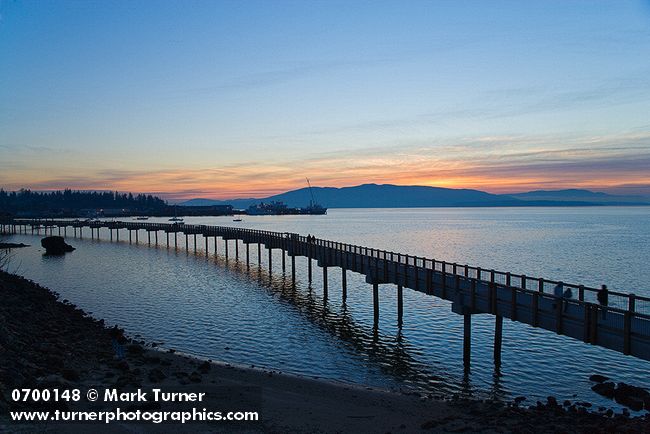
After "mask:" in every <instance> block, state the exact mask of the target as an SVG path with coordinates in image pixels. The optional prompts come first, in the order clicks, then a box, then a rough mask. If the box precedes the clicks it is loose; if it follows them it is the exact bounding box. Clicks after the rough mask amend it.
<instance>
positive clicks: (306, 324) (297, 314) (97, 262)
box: [12, 208, 650, 408]
mask: <svg viewBox="0 0 650 434" xmlns="http://www.w3.org/2000/svg"><path fill="white" fill-rule="evenodd" d="M160 220H161V221H166V219H160ZM149 221H156V219H151V220H149ZM186 222H187V223H201V224H221V225H229V226H234V225H239V226H242V227H248V228H256V229H258V228H259V229H268V230H274V231H281V232H285V231H289V232H298V233H301V234H312V235H316V236H317V237H321V238H327V239H332V240H339V241H345V242H349V243H356V244H361V245H366V246H371V247H377V248H384V249H388V250H393V251H401V252H404V253H410V254H415V255H418V256H427V257H433V258H436V259H444V260H447V261H458V262H461V263H469V264H471V265H479V266H482V267H484V268H494V269H498V270H503V271H511V272H518V273H524V274H527V275H529V276H541V277H547V278H553V279H561V280H564V281H567V282H572V283H582V284H585V285H592V286H596V285H600V284H601V283H606V284H608V286H609V287H610V288H612V289H614V290H622V291H631V292H635V293H637V294H644V295H650V283H649V282H650V268H649V267H648V266H647V264H648V259H649V258H650V208H579V209H578V208H530V209H525V208H496V209H494V208H491V209H488V208H486V209H351V210H336V209H335V210H330V212H329V214H328V215H327V216H259V217H245V218H244V221H243V222H239V223H235V222H232V218H228V217H205V218H187V219H186ZM71 233H72V231H71V230H70V229H69V230H68V235H69V240H68V241H69V242H70V243H71V244H73V245H74V246H75V247H76V248H77V250H76V251H75V252H73V253H71V254H67V255H66V256H64V257H56V258H53V257H44V256H42V253H43V252H42V249H41V248H40V243H39V238H37V237H35V236H31V235H20V236H14V237H13V239H15V240H17V241H23V242H25V243H28V244H33V247H30V248H25V249H18V250H16V257H15V258H14V260H13V263H12V267H13V268H18V272H19V273H21V274H23V275H25V276H27V277H29V278H31V279H33V280H35V281H37V282H39V283H41V284H43V285H45V286H48V287H50V288H52V289H54V290H55V291H57V292H59V293H60V294H61V296H62V298H67V299H69V300H70V301H72V302H74V303H75V304H77V305H79V306H80V307H82V308H84V309H85V310H87V311H90V312H93V314H94V316H96V317H98V318H104V319H105V320H106V322H107V323H108V324H115V323H117V324H120V325H122V326H124V327H125V328H126V329H127V330H128V331H129V332H130V333H131V334H140V335H141V336H143V338H145V339H147V340H151V341H162V342H164V345H165V346H167V347H172V348H176V349H179V350H182V351H184V352H187V353H190V354H195V355H198V356H203V357H208V358H213V359H218V360H224V361H228V362H233V363H240V364H252V365H256V366H264V367H269V368H277V369H279V370H281V371H284V372H292V373H298V374H305V375H309V376H315V377H320V378H327V379H334V380H339V381H343V382H354V383H361V384H367V385H371V386H380V387H384V388H390V389H402V390H404V389H411V388H415V389H418V390H421V391H426V392H429V393H433V394H435V395H445V396H450V395H451V394H455V393H460V394H469V395H473V396H477V397H486V396H496V397H501V398H504V399H511V398H513V397H514V396H518V395H526V396H528V397H529V398H532V399H533V400H534V399H538V398H542V399H545V398H546V396H548V395H555V396H557V397H558V398H560V399H572V400H573V399H580V400H586V401H590V402H592V403H595V404H598V405H606V406H609V407H613V408H617V407H616V405H615V404H614V403H613V402H612V401H609V400H605V399H601V398H600V397H599V396H598V395H596V394H595V393H593V392H592V391H591V390H590V386H591V383H590V382H589V381H588V377H589V375H591V374H593V373H600V374H603V375H607V376H609V377H611V378H612V380H614V381H625V382H630V383H633V384H636V385H641V386H644V387H650V378H649V377H650V376H648V369H649V368H650V363H649V362H645V361H641V360H637V359H634V358H632V357H627V356H623V355H621V354H618V353H615V352H613V351H610V350H605V349H602V348H596V347H592V346H590V345H586V344H584V343H582V342H579V341H576V340H573V339H569V338H566V337H561V336H557V335H555V334H554V333H551V332H547V331H543V330H539V329H534V328H532V327H530V326H526V325H523V324H518V323H514V322H510V321H507V320H506V321H505V322H504V341H503V362H502V368H501V376H497V375H495V373H494V368H493V364H492V339H493V329H494V319H493V318H492V317H490V316H488V315H478V316H475V317H474V318H473V323H472V326H473V329H472V339H473V346H472V368H471V372H470V374H469V375H468V376H465V375H464V374H463V367H462V317H460V316H458V315H456V314H453V313H452V312H451V310H450V304H449V303H448V302H446V301H443V300H439V299H436V298H434V297H430V296H426V295H424V294H420V293H416V292H415V291H410V290H407V289H405V291H404V303H405V304H404V312H405V314H404V315H405V317H404V319H405V321H404V325H403V327H402V328H401V329H399V328H398V327H397V316H396V310H397V309H396V302H395V287H393V286H392V285H382V286H380V306H381V316H380V324H379V330H378V332H377V333H373V328H372V291H371V287H370V286H369V285H367V284H365V283H364V277H363V276H360V275H356V274H353V273H348V300H347V304H345V305H343V304H342V303H341V298H340V290H339V289H338V288H340V273H339V272H337V270H336V269H330V272H329V286H330V296H329V300H328V301H327V302H326V303H324V302H323V298H322V280H321V278H322V274H321V273H320V269H319V268H315V269H314V281H313V283H312V285H311V287H309V286H308V284H307V276H306V274H307V267H306V259H305V258H297V268H298V270H297V278H298V285H297V287H296V288H295V289H293V288H292V287H291V285H290V272H289V273H287V276H283V274H282V272H281V256H280V253H279V252H276V253H274V258H273V267H274V274H273V277H272V278H271V279H269V276H268V269H266V267H267V264H268V259H267V256H266V255H267V253H266V251H265V250H264V249H263V250H262V261H261V262H262V267H261V268H259V267H258V266H257V248H256V247H255V246H253V245H252V246H251V262H252V263H253V264H254V265H253V266H251V267H250V269H247V268H246V266H245V264H242V263H241V262H237V261H235V260H234V259H233V256H234V246H233V244H232V242H231V245H230V246H231V248H230V255H231V258H230V260H229V261H228V262H226V261H225V259H224V257H223V256H221V255H222V254H223V252H224V248H223V242H222V241H220V243H219V246H218V248H219V254H218V255H217V256H214V255H213V253H212V252H213V243H212V240H210V244H209V249H208V250H209V251H210V253H209V254H208V255H206V254H205V252H204V241H203V239H202V238H201V237H200V236H199V237H198V242H197V249H198V252H197V253H196V254H195V253H194V247H193V238H192V237H190V249H189V250H190V252H186V251H185V239H184V237H183V238H181V237H182V235H179V243H178V245H179V250H178V251H176V250H174V248H173V243H172V247H171V248H169V249H168V248H167V247H166V246H165V236H164V234H163V233H160V234H159V246H158V247H157V248H154V247H148V246H147V236H146V232H141V233H140V236H139V242H140V244H139V245H136V244H135V238H134V244H132V245H130V244H129V241H128V233H127V232H126V231H123V232H122V234H121V237H120V242H119V243H117V242H113V243H109V242H107V241H106V240H107V239H108V231H102V240H101V241H97V240H94V241H93V240H90V239H89V238H88V235H89V231H88V230H86V232H85V234H86V235H85V236H84V239H83V240H80V239H73V238H72V237H71ZM152 241H153V239H152ZM242 258H244V260H245V250H244V247H243V246H240V260H241V259H242ZM289 265H290V261H289V260H288V261H287V270H288V271H289ZM574 395H577V397H574ZM529 402H530V401H529Z"/></svg>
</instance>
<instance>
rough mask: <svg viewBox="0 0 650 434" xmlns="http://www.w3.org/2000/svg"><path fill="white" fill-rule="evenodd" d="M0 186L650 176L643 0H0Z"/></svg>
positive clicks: (620, 186) (529, 184)
mask: <svg viewBox="0 0 650 434" xmlns="http://www.w3.org/2000/svg"><path fill="white" fill-rule="evenodd" d="M0 15H1V18H0V186H4V187H5V188H9V189H14V188H20V187H30V188H35V189H51V188H64V187H72V188H84V189H85V188H92V189H105V188H111V189H120V190H133V191H145V192H164V193H168V194H169V196H170V197H171V196H175V197H194V196H204V197H215V198H219V197H234V196H251V195H258V194H265V193H273V192H279V191H283V190H286V189H289V188H294V187H302V184H303V182H304V181H303V179H304V177H305V176H309V177H310V178H312V180H313V181H314V183H315V184H317V185H332V186H343V185H354V184H359V183H363V182H380V183H384V182H385V183H396V184H422V185H439V186H449V187H468V188H480V189H483V190H487V191H495V192H504V191H523V190H529V189H535V188H563V187H585V188H592V189H595V190H602V191H615V192H629V193H650V175H649V173H650V115H649V114H650V3H649V2H648V1H611V2H606V1H597V2H592V1H535V2H532V1H531V2H521V1H509V2H504V1H494V2H487V1H429V2H416V1H398V2H382V1H372V2H361V1H345V2H337V1H295V2H284V1H282V2H281V1H205V2H203V1H189V2H188V1H183V2H171V1H156V2H153V1H149V2H146V1H142V2H126V1H125V2H120V1H110V2H106V1H101V2H92V1H57V2H47V1H38V2H23V1H6V0H2V1H1V3H0Z"/></svg>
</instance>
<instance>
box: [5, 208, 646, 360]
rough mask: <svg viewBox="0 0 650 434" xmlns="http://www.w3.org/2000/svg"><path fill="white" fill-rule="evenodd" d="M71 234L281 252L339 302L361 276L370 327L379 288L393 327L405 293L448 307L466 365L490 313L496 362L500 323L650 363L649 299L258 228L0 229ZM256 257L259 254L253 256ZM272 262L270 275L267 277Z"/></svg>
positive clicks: (43, 225)
mask: <svg viewBox="0 0 650 434" xmlns="http://www.w3.org/2000/svg"><path fill="white" fill-rule="evenodd" d="M68 227H72V228H73V230H74V233H75V236H76V233H77V230H78V231H79V236H83V232H82V231H83V229H84V228H89V229H90V231H91V237H94V236H95V231H96V232H97V237H99V230H100V229H101V228H105V229H108V230H109V232H110V239H111V240H113V231H115V238H116V239H117V240H119V231H120V230H127V231H128V232H129V240H132V233H135V236H136V238H135V239H136V242H137V240H138V233H139V231H145V232H146V233H147V237H148V240H149V242H150V243H151V235H152V233H153V234H154V236H155V242H156V244H157V243H158V233H159V232H162V233H164V234H165V236H166V240H167V245H168V246H169V245H170V241H169V235H170V234H173V236H174V247H178V237H177V234H178V233H182V234H184V235H185V246H186V248H188V237H189V236H190V235H192V236H193V237H194V246H195V248H196V245H197V244H196V237H197V235H201V236H202V237H203V238H204V240H205V244H206V253H207V246H208V239H209V238H214V239H215V244H214V245H215V248H216V245H217V244H216V241H217V238H218V237H219V238H221V239H223V240H224V243H225V254H226V255H228V244H229V243H228V241H229V240H234V241H235V252H236V255H237V257H238V256H239V241H242V242H243V243H244V244H245V245H246V262H247V263H248V262H249V245H250V244H257V249H258V252H260V250H261V246H262V245H263V246H264V247H265V248H266V249H268V250H270V251H272V250H273V249H278V250H281V251H282V269H283V271H285V258H290V260H291V264H292V266H291V277H292V282H293V283H294V284H295V279H296V273H295V267H296V265H295V260H296V257H300V256H302V257H306V258H307V260H308V264H307V265H308V276H309V280H310V281H311V278H312V271H313V266H312V261H314V260H315V261H316V263H317V265H318V266H320V267H321V269H322V272H323V286H324V287H323V294H324V296H325V297H328V283H327V282H328V279H327V273H328V269H329V268H331V267H338V268H339V269H341V270H342V288H341V296H342V297H343V299H345V297H346V295H347V279H346V273H347V271H351V272H356V273H360V274H363V275H365V278H366V282H367V283H368V284H370V285H372V288H373V308H374V321H375V325H376V324H378V319H379V313H380V305H379V291H378V286H379V285H380V284H392V285H395V286H396V297H397V302H398V304H397V306H398V322H399V323H400V324H401V322H402V316H403V304H402V295H403V288H409V289H412V290H415V291H420V292H423V293H425V294H428V295H431V296H435V297H439V298H442V299H445V300H449V301H450V302H451V303H452V310H453V311H454V312H455V313H458V314H459V315H462V316H463V317H464V357H463V359H464V363H465V365H466V366H469V364H470V345H471V318H472V315H477V314H488V315H492V316H494V317H495V335H494V362H495V364H497V365H499V364H500V362H501V341H502V327H503V318H509V319H511V320H513V321H518V322H521V323H525V324H529V325H531V326H533V327H539V328H542V329H545V330H549V331H551V332H554V333H557V334H561V335H565V336H569V337H572V338H574V339H579V340H581V341H583V342H585V343H588V344H592V345H598V346H601V347H605V348H609V349H612V350H615V351H618V352H621V353H623V354H628V355H632V356H635V357H638V358H641V359H644V360H650V298H649V297H641V296H635V295H634V294H628V293H621V292H615V291H609V303H608V305H607V306H602V305H599V304H598V303H597V301H596V294H597V292H598V289H596V288H591V287H587V286H583V285H576V284H570V283H563V287H564V289H566V288H570V289H571V290H572V292H573V297H572V298H558V297H555V296H554V295H553V288H554V287H555V285H556V284H558V283H559V282H558V281H554V280H549V279H544V278H537V277H529V276H525V275H519V274H513V273H507V272H500V271H495V270H491V269H482V268H480V267H473V266H469V265H465V264H458V263H450V262H445V261H440V260H436V259H429V258H424V257H417V256H412V255H407V254H403V253H396V252H390V251H385V250H378V249H373V248H369V247H364V246H358V245H351V244H346V243H342V242H337V241H329V240H324V239H318V238H316V239H310V238H308V237H306V236H302V235H299V234H294V233H283V232H272V231H263V230H256V229H245V228H235V227H227V226H211V225H191V224H184V223H151V222H140V221H133V222H124V221H78V220H77V221H74V220H21V219H13V220H7V221H4V222H3V223H2V226H1V229H2V231H3V232H4V233H21V232H25V233H27V231H28V228H29V230H31V232H32V233H34V232H36V233H40V232H41V231H44V232H45V233H48V231H49V233H50V234H54V229H55V228H57V229H58V232H59V234H60V233H61V229H62V228H63V231H64V234H65V233H66V232H67V228H68ZM258 257H259V253H258ZM271 257H272V256H271V255H269V264H268V266H269V272H272V264H271Z"/></svg>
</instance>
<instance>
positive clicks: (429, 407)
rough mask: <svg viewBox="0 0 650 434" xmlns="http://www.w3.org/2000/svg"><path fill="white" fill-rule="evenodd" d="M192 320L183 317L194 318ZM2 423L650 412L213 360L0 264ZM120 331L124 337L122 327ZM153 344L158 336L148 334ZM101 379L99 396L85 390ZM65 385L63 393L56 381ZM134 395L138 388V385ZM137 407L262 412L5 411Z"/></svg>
mask: <svg viewBox="0 0 650 434" xmlns="http://www.w3.org/2000/svg"><path fill="white" fill-rule="evenodd" d="M191 326H192V325H191V324H188V327H191ZM0 330H2V332H1V333H0V432H88V430H89V429H92V431H93V432H107V433H111V432H233V431H234V432H277V433H303V432H304V433H307V432H309V433H312V432H323V433H329V432H345V433H348V432H349V433H364V432H368V433H386V432H392V433H410V432H431V433H433V432H517V433H526V432H529V433H539V432H584V433H587V432H590V433H596V432H631V433H636V432H650V418H649V417H648V416H644V417H637V418H630V417H627V416H624V415H613V416H606V415H600V414H593V413H589V412H588V411H587V410H586V409H584V408H580V407H576V406H575V405H573V406H567V407H563V406H562V403H560V404H557V403H556V402H554V400H553V399H551V400H549V402H548V403H544V404H541V403H538V405H537V406H535V407H533V408H523V407H519V406H517V405H515V404H505V405H504V404H501V403H496V402H479V401H444V402H443V401H436V400H432V399H429V398H427V397H421V396H417V395H403V394H396V393H389V392H384V391H380V390H372V389H369V388H364V387H358V386H350V385H342V384H335V383H331V382H322V381H316V380H312V379H308V378H302V377H297V376H292V375H285V374H281V373H279V372H275V371H268V370H261V369H255V368H242V367H234V366H230V365H227V364H222V363H209V362H206V361H203V360H198V359H194V358H191V357H187V356H184V355H179V354H175V353H172V352H169V351H159V350H156V349H154V348H152V345H144V344H145V343H144V342H142V341H136V340H131V339H129V340H127V341H126V342H123V347H124V358H123V359H121V360H120V359H117V358H116V357H115V354H116V353H115V350H114V343H115V342H114V340H115V336H116V333H115V331H114V330H111V329H110V328H109V327H106V325H105V324H104V322H103V321H101V320H95V319H93V318H91V317H90V316H89V315H87V314H86V313H84V312H83V311H81V310H79V309H77V308H76V307H74V306H73V305H71V304H69V303H67V302H66V301H65V300H64V301H59V300H58V299H57V296H56V295H55V294H53V293H52V292H51V291H49V290H48V289H46V288H43V287H40V286H38V285H37V284H35V283H33V282H30V281H28V280H26V279H23V278H21V277H18V276H14V275H9V274H6V273H1V272H0ZM118 340H121V339H119V338H118ZM153 345H155V344H153ZM23 388H28V389H39V390H43V389H48V390H52V391H53V390H55V389H57V390H59V391H64V390H75V389H76V390H79V399H78V400H77V401H75V400H67V401H66V400H59V401H58V402H54V401H53V400H52V399H50V400H49V401H47V402H45V401H44V400H40V401H39V402H34V401H33V400H31V399H28V400H27V401H20V402H15V401H14V400H13V399H12V391H13V390H15V389H23ZM91 389H92V390H97V391H98V394H99V399H98V400H97V401H90V400H89V398H88V396H87V393H88V392H89V391H90V390H91ZM138 389H139V390H140V391H141V392H145V393H146V394H147V401H137V402H134V401H129V402H105V401H104V398H105V397H106V396H105V395H104V393H105V391H106V390H109V391H110V390H115V391H116V392H118V393H123V392H130V391H137V390H138ZM153 389H160V390H161V391H162V392H169V393H184V394H185V395H176V396H190V395H188V394H192V393H194V394H197V395H199V394H201V393H204V394H205V395H204V399H203V400H202V401H200V402H187V401H186V402H178V401H176V402H170V401H161V400H158V401H155V400H153V399H152V398H153V396H152V395H153ZM59 393H61V392H59ZM134 396H135V395H134ZM117 407H119V408H121V409H122V410H124V411H129V412H132V413H134V414H135V413H136V412H150V413H156V414H161V413H162V412H189V411H192V408H195V409H197V410H198V411H199V412H200V411H201V410H203V409H204V408H205V409H206V410H207V411H220V412H222V413H223V414H226V413H230V412H232V413H236V412H241V413H242V414H243V413H244V412H247V411H248V412H256V413H258V416H259V420H258V421H250V420H249V421H237V422H235V421H231V422H225V421H218V422H217V421H212V422H197V421H194V422H192V421H189V422H187V423H185V424H180V423H178V422H174V423H170V422H168V423H161V424H154V423H151V422H148V423H146V422H135V421H134V422H130V421H124V420H122V421H112V422H111V423H110V424H106V423H105V422H102V423H100V424H98V423H97V422H95V424H94V425H93V426H92V427H89V426H88V422H85V423H82V422H65V423H63V422H54V421H46V422H32V423H29V424H26V423H24V422H23V423H17V422H14V421H12V420H11V418H10V411H20V410H29V411H35V410H38V411H47V412H49V413H48V414H52V412H54V411H56V410H59V411H77V412H78V411H95V412H105V411H114V410H115V409H116V408H117Z"/></svg>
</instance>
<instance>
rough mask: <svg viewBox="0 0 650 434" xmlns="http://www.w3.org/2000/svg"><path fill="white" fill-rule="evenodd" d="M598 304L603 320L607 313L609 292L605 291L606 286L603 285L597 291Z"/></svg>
mask: <svg viewBox="0 0 650 434" xmlns="http://www.w3.org/2000/svg"><path fill="white" fill-rule="evenodd" d="M597 298H598V304H600V305H601V307H602V308H601V311H602V312H603V319H605V315H606V313H607V305H608V304H609V290H608V289H607V285H603V286H601V287H600V289H599V290H598V295H597Z"/></svg>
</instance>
